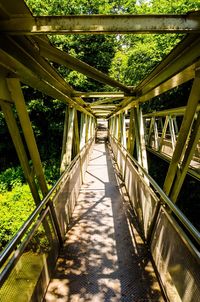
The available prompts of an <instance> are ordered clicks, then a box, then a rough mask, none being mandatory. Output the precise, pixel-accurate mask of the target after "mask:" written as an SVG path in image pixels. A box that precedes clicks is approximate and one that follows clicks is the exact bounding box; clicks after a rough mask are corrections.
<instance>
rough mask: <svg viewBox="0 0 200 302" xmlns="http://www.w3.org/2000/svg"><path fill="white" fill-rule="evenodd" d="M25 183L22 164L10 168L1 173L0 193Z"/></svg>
mask: <svg viewBox="0 0 200 302" xmlns="http://www.w3.org/2000/svg"><path fill="white" fill-rule="evenodd" d="M23 183H25V177H24V173H23V171H22V168H21V167H20V166H18V167H12V168H8V169H7V170H5V171H4V172H2V173H1V174H0V193H4V192H6V191H10V190H12V189H13V188H14V187H16V186H21V185H22V184H23Z"/></svg>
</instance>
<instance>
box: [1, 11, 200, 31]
mask: <svg viewBox="0 0 200 302" xmlns="http://www.w3.org/2000/svg"><path fill="white" fill-rule="evenodd" d="M0 28H1V32H2V33H8V34H12V35H22V34H23V35H33V34H37V35H38V34H119V33H120V34H122V33H124V34H125V33H126V34H127V33H132V34H133V33H134V34H138V33H192V32H193V33H200V17H199V14H192V13H190V14H182V15H172V14H171V15H79V16H74V15H72V16H40V17H31V16H30V17H13V18H11V19H10V20H2V21H1V22H0Z"/></svg>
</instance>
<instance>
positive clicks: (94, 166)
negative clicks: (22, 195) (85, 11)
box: [0, 0, 200, 302]
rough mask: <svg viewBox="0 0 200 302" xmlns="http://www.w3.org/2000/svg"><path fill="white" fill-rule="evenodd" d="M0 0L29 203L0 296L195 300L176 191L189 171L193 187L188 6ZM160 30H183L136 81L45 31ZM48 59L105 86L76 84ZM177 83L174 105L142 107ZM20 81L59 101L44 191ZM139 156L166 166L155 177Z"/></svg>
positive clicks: (191, 253) (197, 154)
mask: <svg viewBox="0 0 200 302" xmlns="http://www.w3.org/2000/svg"><path fill="white" fill-rule="evenodd" d="M0 4H1V6H0V25H1V26H0V31H1V33H0V87H1V89H0V106H1V109H2V112H3V115H4V117H5V120H6V123H7V126H8V129H9V132H10V135H11V137H12V140H13V144H14V146H15V149H16V152H17V155H18V157H19V160H20V163H21V166H22V168H23V171H24V175H25V178H26V181H27V183H28V184H29V186H30V190H31V193H32V195H33V199H34V201H35V205H36V206H35V210H34V211H33V213H30V217H29V218H28V220H27V221H25V222H24V223H23V225H22V227H21V228H20V230H19V231H18V232H17V234H16V235H15V236H14V237H13V239H12V240H11V242H10V243H9V244H8V245H7V246H6V247H5V248H4V250H3V251H2V253H1V254H0V286H1V289H0V301H1V302H15V301H16V302H17V301H20V302H28V301H34V302H35V301H48V302H52V301H62V302H64V301H65V302H67V301H71V302H72V301H74V302H75V301H102V302H103V301H110V302H111V301H113V302H114V301H123V302H125V301H130V302H132V301H135V302H139V301H171V302H179V301H184V302H198V301H199V299H200V266H199V263H200V252H199V243H200V233H199V227H198V225H197V223H195V222H194V223H193V221H192V218H190V217H188V216H187V215H186V214H184V211H182V210H181V209H180V207H179V206H178V203H177V201H178V198H179V197H180V194H181V193H182V192H183V189H184V184H185V179H186V177H188V175H189V176H190V177H191V178H192V179H194V180H195V181H196V182H197V184H198V186H199V182H198V181H199V175H200V149H199V148H200V145H199V138H200V114H199V112H200V111H199V109H200V104H199V101H200V70H199V66H200V61H199V58H200V36H199V33H200V15H199V12H195V13H188V14H186V15H166V16H165V15H157V16H156V15H150V16H148V15H145V16H134V15H112V16H110V15H106V16H103V15H97V16H95V15H87V16H62V17H59V16H48V17H45V16H40V17H36V16H33V15H32V14H31V12H30V11H29V9H28V8H27V6H26V5H25V3H24V2H23V1H22V0H17V1H15V4H14V5H13V3H11V1H3V0H1V1H0ZM169 32H175V33H177V32H180V33H184V34H185V37H184V38H183V40H182V41H181V42H180V43H179V44H178V45H177V46H176V47H175V48H174V49H173V50H172V51H171V53H170V54H169V55H168V56H167V57H166V58H165V59H164V60H163V61H162V62H161V63H160V64H159V65H158V66H157V67H156V68H155V69H154V70H153V71H152V72H151V73H150V74H149V75H148V76H147V77H146V78H145V79H144V80H143V81H142V82H141V83H140V84H139V85H138V86H137V87H129V86H126V85H124V84H123V83H120V82H119V81H117V80H115V79H113V78H110V77H109V76H108V75H106V74H104V73H102V72H100V71H98V70H97V69H95V68H94V67H91V66H89V65H87V64H86V63H84V62H82V61H80V60H79V59H77V58H75V57H72V56H71V55H69V54H68V53H66V52H64V51H61V50H59V49H57V48H56V47H54V46H53V45H52V44H51V43H50V41H49V39H48V36H47V35H53V34H57V35H59V34H80V33H90V34H98V33H105V34H116V33H117V34H119V33H120V34H124V33H129V34H135V33H161V34H162V33H163V34H164V33H165V34H166V33H169ZM52 62H54V63H56V64H57V65H59V66H62V67H63V68H64V67H66V68H70V69H73V70H76V71H78V72H80V73H82V74H84V75H85V76H87V77H89V78H92V79H94V80H96V81H100V82H101V83H104V84H106V85H107V87H108V85H109V86H111V87H112V88H113V87H114V88H115V90H114V92H110V91H104V92H96V91H93V92H88V91H86V92H80V91H76V90H74V89H73V88H72V87H71V86H70V85H69V84H68V83H67V82H66V81H65V79H64V78H62V77H61V75H60V74H59V73H58V72H57V71H56V69H55V68H53V65H52ZM186 82H188V83H190V84H191V89H190V93H189V97H188V101H187V105H186V106H185V107H179V108H176V107H175V106H174V105H172V106H171V108H169V109H167V110H166V109H165V110H162V111H153V112H151V113H145V114H144V113H143V110H142V109H143V105H144V104H145V103H146V104H147V103H150V102H151V101H154V100H155V98H159V100H160V102H161V101H162V96H163V94H164V93H165V92H168V91H170V90H171V89H173V88H176V87H178V86H180V85H182V84H184V83H186ZM24 84H26V85H29V86H30V87H33V88H34V89H37V90H39V91H41V92H43V93H44V94H46V95H48V96H50V97H52V98H54V99H58V100H60V101H61V102H64V103H66V115H65V122H64V129H63V144H62V155H61V159H62V160H61V168H60V170H61V176H60V178H59V180H58V181H57V183H56V184H55V185H54V186H53V187H52V188H51V189H50V190H49V189H48V187H47V183H46V180H45V176H44V172H43V167H42V162H41V159H40V154H39V151H38V147H37V144H36V140H35V136H34V131H33V129H32V125H31V121H30V118H29V114H28V110H27V106H26V103H25V99H24V95H23V90H22V85H24ZM89 98H96V101H95V102H89V101H87V102H86V101H84V99H87V100H88V99H89ZM170 104H173V100H170ZM150 155H153V156H154V157H155V158H156V161H154V165H155V166H156V165H157V162H158V161H160V160H161V161H164V162H165V163H166V164H167V172H166V173H165V172H164V170H162V169H161V170H160V171H159V174H160V175H158V178H162V179H164V181H163V184H160V182H159V179H158V180H156V179H155V178H154V177H152V175H151V172H150V167H149V157H150ZM29 158H30V159H31V162H30V161H29ZM158 182H159V184H158ZM198 188H199V187H198ZM40 192H41V193H40ZM198 209H199V207H197V208H196V209H194V211H197V210H198Z"/></svg>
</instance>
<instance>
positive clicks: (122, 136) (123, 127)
mask: <svg viewBox="0 0 200 302" xmlns="http://www.w3.org/2000/svg"><path fill="white" fill-rule="evenodd" d="M119 118H120V143H121V144H122V146H123V147H124V148H126V125H125V113H123V114H120V115H119Z"/></svg>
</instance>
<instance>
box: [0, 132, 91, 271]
mask: <svg viewBox="0 0 200 302" xmlns="http://www.w3.org/2000/svg"><path fill="white" fill-rule="evenodd" d="M93 141H94V137H93V138H90V139H89V140H88V142H87V143H86V144H85V145H84V146H83V148H82V149H81V150H80V152H79V153H78V154H77V155H76V156H75V157H74V159H73V160H72V161H71V163H70V164H69V166H68V167H67V168H66V170H65V171H64V172H63V173H62V175H61V176H60V178H59V179H58V181H57V182H56V183H55V185H54V186H53V187H52V188H51V190H50V191H49V192H48V194H47V195H46V196H45V198H44V199H43V200H42V202H41V203H40V204H39V205H38V206H37V208H36V209H35V210H34V211H33V212H32V214H31V215H30V216H29V218H28V219H27V220H26V221H25V223H24V224H23V225H22V226H21V228H20V229H19V231H18V232H17V233H16V235H15V236H14V237H13V238H12V240H11V241H10V242H9V243H8V245H7V246H6V247H5V249H4V250H3V251H2V252H1V253H0V266H2V265H3V264H4V263H5V262H6V260H7V259H8V257H9V256H10V254H11V253H12V251H13V250H14V249H15V248H16V246H17V244H18V243H19V242H20V240H21V238H22V237H23V236H24V234H25V233H26V231H27V230H28V228H29V226H30V225H31V224H32V223H33V221H34V219H35V218H36V217H37V215H39V214H40V213H41V211H42V210H43V209H44V207H45V206H47V204H48V202H49V201H50V198H51V195H52V194H53V192H54V191H55V190H56V189H57V188H58V187H59V186H60V185H61V182H62V180H63V178H64V177H65V176H66V175H67V174H69V171H70V170H71V169H72V167H73V166H74V164H75V163H76V162H77V160H78V158H79V157H81V153H82V151H83V149H85V148H86V147H87V146H89V145H90V144H91V143H92V142H93Z"/></svg>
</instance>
